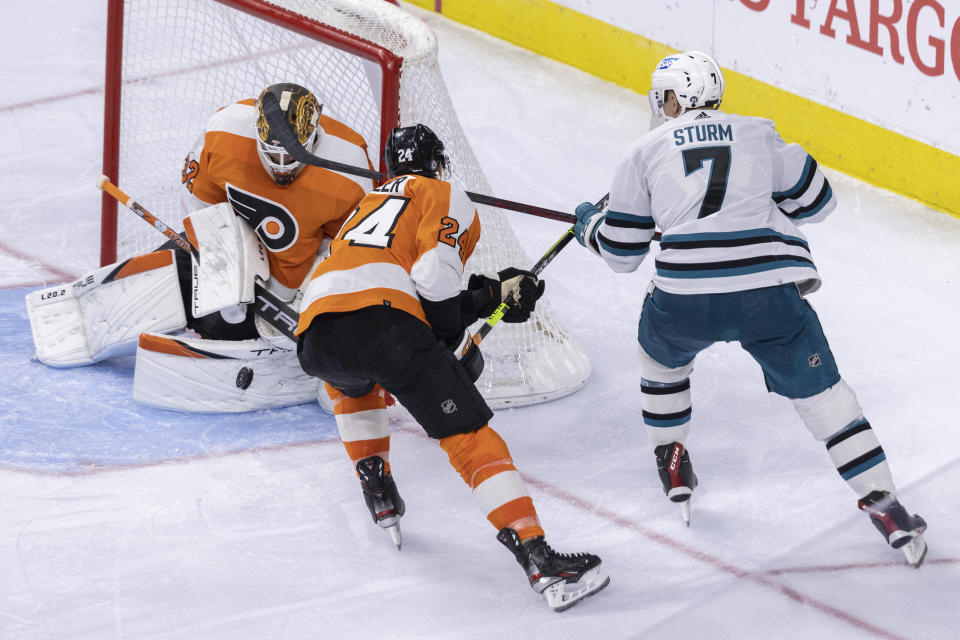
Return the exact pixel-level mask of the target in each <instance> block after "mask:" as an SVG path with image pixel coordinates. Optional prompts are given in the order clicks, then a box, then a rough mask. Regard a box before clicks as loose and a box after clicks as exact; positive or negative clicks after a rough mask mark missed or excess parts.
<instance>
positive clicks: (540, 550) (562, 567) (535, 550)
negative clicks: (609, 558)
mask: <svg viewBox="0 0 960 640" xmlns="http://www.w3.org/2000/svg"><path fill="white" fill-rule="evenodd" d="M497 540H499V541H500V542H501V543H503V545H504V546H505V547H506V548H507V549H509V550H510V551H511V552H512V553H513V555H514V557H515V558H516V559H517V562H519V563H520V566H521V567H523V570H524V571H526V573H527V578H528V579H529V580H530V587H531V588H532V589H533V590H534V591H536V592H537V593H542V594H543V595H544V596H545V597H546V599H547V604H548V605H550V608H551V609H553V610H554V611H565V610H567V609H569V608H570V607H572V606H573V605H575V604H577V603H578V602H580V601H581V600H583V599H584V598H586V597H589V596H592V595H593V594H595V593H596V592H598V591H600V590H601V589H603V588H604V587H606V586H607V585H608V584H610V578H609V577H608V576H607V574H606V573H604V572H603V570H602V569H600V558H598V557H597V556H595V555H593V554H592V553H572V554H566V553H557V552H556V551H554V550H553V549H551V548H550V545H548V544H547V542H546V540H544V539H543V536H537V537H535V538H530V539H529V540H527V541H525V542H520V538H519V537H518V536H517V532H516V531H514V530H513V529H510V528H504V529H501V530H500V533H498V534H497Z"/></svg>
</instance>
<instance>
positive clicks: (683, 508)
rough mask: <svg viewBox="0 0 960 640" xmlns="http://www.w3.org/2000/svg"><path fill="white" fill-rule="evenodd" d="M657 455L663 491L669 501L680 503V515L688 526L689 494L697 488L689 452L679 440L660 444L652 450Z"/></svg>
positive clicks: (658, 471)
mask: <svg viewBox="0 0 960 640" xmlns="http://www.w3.org/2000/svg"><path fill="white" fill-rule="evenodd" d="M653 453H654V455H656V456H657V473H659V474H660V482H662V483H663V492H664V493H666V494H667V498H669V499H670V501H671V502H676V503H678V504H679V505H680V517H681V518H683V523H684V524H685V525H687V526H688V527H689V526H690V496H691V495H692V494H693V490H694V489H696V488H697V476H696V474H695V473H694V472H693V464H691V463H690V452H689V451H687V450H686V449H684V447H683V445H682V444H680V443H679V442H673V443H671V444H662V445H660V446H659V447H657V448H655V449H654V450H653Z"/></svg>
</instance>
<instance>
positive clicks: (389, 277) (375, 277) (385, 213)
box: [297, 175, 480, 333]
mask: <svg viewBox="0 0 960 640" xmlns="http://www.w3.org/2000/svg"><path fill="white" fill-rule="evenodd" d="M479 238H480V217H479V215H478V214H477V210H476V208H475V207H474V206H473V203H471V202H470V200H469V199H468V198H467V194H466V193H464V192H463V191H462V190H460V189H456V188H453V187H452V186H451V185H450V183H449V182H444V181H442V180H434V179H431V178H424V177H420V176H413V175H406V176H398V177H396V178H394V179H392V180H390V181H389V182H387V183H386V184H384V185H383V186H381V187H379V188H377V189H375V190H373V191H371V192H370V193H369V194H367V196H366V197H365V198H364V199H363V201H362V202H361V203H360V206H359V207H358V208H357V210H356V211H355V212H354V214H353V215H352V216H351V217H350V218H349V219H348V220H347V222H346V224H344V225H343V228H342V229H341V230H340V233H339V234H338V235H337V237H336V239H335V240H334V241H333V242H332V243H331V245H330V257H328V258H327V259H325V260H324V261H323V262H321V263H320V265H319V266H318V267H317V269H316V270H315V271H314V273H313V277H312V279H311V280H310V283H309V284H308V285H307V287H306V290H305V291H304V296H303V302H302V303H301V309H300V323H299V325H298V326H297V333H300V332H302V331H304V330H306V329H307V327H309V326H310V322H311V321H312V320H313V318H314V317H315V316H317V315H319V314H321V313H330V312H344V311H354V310H356V309H362V308H364V307H371V306H380V305H384V306H389V307H393V308H396V309H401V310H403V311H406V312H407V313H409V314H411V315H413V316H416V317H417V318H420V319H421V320H423V321H424V322H427V318H426V315H425V314H424V311H423V307H422V306H421V304H420V300H419V298H418V296H422V297H423V298H424V299H426V300H430V301H434V302H436V301H440V300H446V299H448V298H451V297H453V296H456V295H457V294H459V293H460V290H461V288H462V286H461V282H462V280H463V267H464V264H465V263H466V262H467V259H468V258H469V257H470V255H471V254H472V253H473V249H474V247H475V246H476V244H477V240H478V239H479Z"/></svg>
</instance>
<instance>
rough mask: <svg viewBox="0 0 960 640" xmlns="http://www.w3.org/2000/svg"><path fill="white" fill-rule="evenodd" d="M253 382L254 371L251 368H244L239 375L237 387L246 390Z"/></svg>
mask: <svg viewBox="0 0 960 640" xmlns="http://www.w3.org/2000/svg"><path fill="white" fill-rule="evenodd" d="M251 382H253V369H251V368H250V367H243V368H242V369H240V371H239V372H238V373H237V387H238V388H239V389H246V388H247V387H249V386H250V383H251Z"/></svg>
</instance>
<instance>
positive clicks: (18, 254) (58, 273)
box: [0, 242, 77, 289]
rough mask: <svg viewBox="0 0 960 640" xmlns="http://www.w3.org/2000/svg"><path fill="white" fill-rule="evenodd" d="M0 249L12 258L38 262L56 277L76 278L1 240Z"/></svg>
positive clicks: (63, 278) (64, 278)
mask: <svg viewBox="0 0 960 640" xmlns="http://www.w3.org/2000/svg"><path fill="white" fill-rule="evenodd" d="M0 251H3V252H4V253H9V254H10V255H11V256H13V257H14V258H17V259H18V260H24V261H26V262H35V263H37V264H39V265H40V266H41V267H43V268H44V269H45V270H47V271H49V272H50V273H51V274H53V275H55V276H56V277H58V278H60V279H62V280H76V278H77V276H75V275H73V274H71V273H67V272H66V271H64V270H63V269H60V268H58V267H55V266H53V265H52V264H47V263H46V262H44V261H43V260H39V259H37V258H35V257H33V256H29V255H27V254H25V253H23V252H22V251H18V250H17V249H14V248H13V247H8V246H7V245H5V244H4V243H2V242H0ZM25 286H26V285H25ZM3 288H4V289H9V288H11V287H3Z"/></svg>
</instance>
